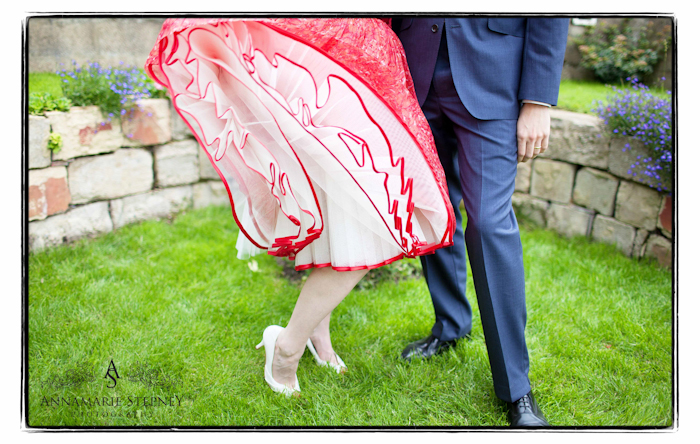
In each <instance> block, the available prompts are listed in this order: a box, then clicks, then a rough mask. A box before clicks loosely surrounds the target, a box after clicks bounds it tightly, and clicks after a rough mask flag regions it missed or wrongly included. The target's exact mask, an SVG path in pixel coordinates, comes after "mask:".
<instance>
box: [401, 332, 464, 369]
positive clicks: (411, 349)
mask: <svg viewBox="0 0 700 444" xmlns="http://www.w3.org/2000/svg"><path fill="white" fill-rule="evenodd" d="M456 344H457V339H453V340H451V341H441V340H440V339H438V338H436V337H435V336H433V335H432V334H431V335H430V336H428V337H427V338H423V339H421V340H420V341H416V342H411V343H410V344H408V346H407V347H406V348H405V349H404V350H403V352H401V357H402V358H403V359H405V360H406V361H409V362H410V361H411V359H413V358H419V359H422V358H430V357H432V356H434V355H438V354H440V353H442V352H444V351H446V350H447V349H449V348H450V347H454V346H455V345H456Z"/></svg>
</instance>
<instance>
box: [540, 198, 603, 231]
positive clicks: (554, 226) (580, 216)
mask: <svg viewBox="0 0 700 444" xmlns="http://www.w3.org/2000/svg"><path fill="white" fill-rule="evenodd" d="M546 217H547V229H550V230H554V231H556V232H558V233H559V234H562V235H564V236H566V237H573V236H588V233H589V232H590V229H591V222H592V221H593V212H592V211H590V210H587V209H585V208H580V207H577V206H575V205H561V204H558V203H552V204H551V205H550V206H549V208H548V209H547V215H546Z"/></svg>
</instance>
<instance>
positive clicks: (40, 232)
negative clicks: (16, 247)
mask: <svg viewBox="0 0 700 444" xmlns="http://www.w3.org/2000/svg"><path fill="white" fill-rule="evenodd" d="M109 231H112V219H111V218H110V217H109V204H108V203H107V202H95V203H92V204H89V205H83V206H81V207H77V208H74V209H72V210H70V211H68V212H67V213H63V214H59V215H56V216H51V217H49V218H47V219H45V220H40V221H36V222H30V223H29V249H30V250H31V251H38V250H41V249H43V248H46V247H52V246H56V245H61V244H63V243H67V242H72V241H74V240H77V239H80V238H83V237H92V236H97V235H99V234H103V233H107V232H109Z"/></svg>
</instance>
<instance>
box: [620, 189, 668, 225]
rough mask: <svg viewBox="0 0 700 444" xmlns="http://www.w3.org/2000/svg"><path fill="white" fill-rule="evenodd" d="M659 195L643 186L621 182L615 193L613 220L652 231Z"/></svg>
mask: <svg viewBox="0 0 700 444" xmlns="http://www.w3.org/2000/svg"><path fill="white" fill-rule="evenodd" d="M660 205H661V194H660V193H659V192H657V191H655V190H652V189H651V188H649V187H647V186H645V185H637V184H636V183H632V182H628V181H622V182H621V183H620V188H619V189H618V191H617V198H616V203H615V219H617V220H619V221H620V222H625V223H628V224H630V225H634V226H635V227H638V228H644V229H645V230H648V231H653V230H654V229H655V228H656V222H657V220H658V217H659V206H660Z"/></svg>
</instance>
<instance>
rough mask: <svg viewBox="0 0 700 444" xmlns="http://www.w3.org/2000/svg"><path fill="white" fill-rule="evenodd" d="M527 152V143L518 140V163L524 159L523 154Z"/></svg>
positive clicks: (521, 139)
mask: <svg viewBox="0 0 700 444" xmlns="http://www.w3.org/2000/svg"><path fill="white" fill-rule="evenodd" d="M526 150H527V143H526V141H525V139H523V138H518V162H522V161H523V158H524V157H525V152H526Z"/></svg>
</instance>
